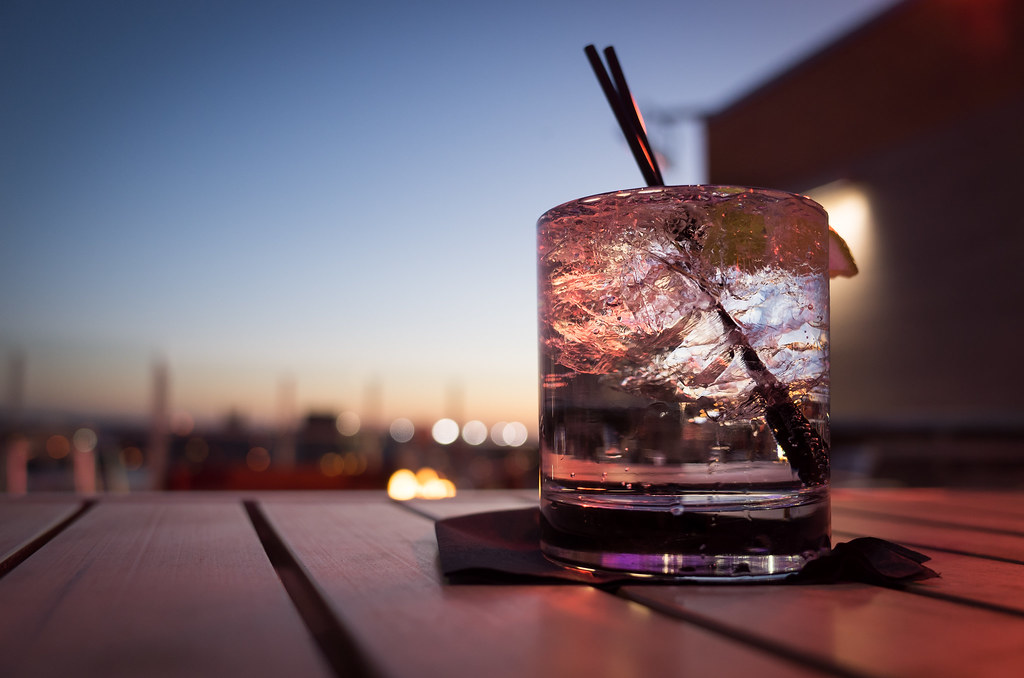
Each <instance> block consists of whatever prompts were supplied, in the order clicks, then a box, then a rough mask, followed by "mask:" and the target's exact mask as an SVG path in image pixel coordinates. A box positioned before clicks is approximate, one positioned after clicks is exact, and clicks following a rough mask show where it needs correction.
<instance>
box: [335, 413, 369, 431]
mask: <svg viewBox="0 0 1024 678" xmlns="http://www.w3.org/2000/svg"><path fill="white" fill-rule="evenodd" d="M361 424H362V421H361V420H360V418H359V415H358V414H356V413H355V412H352V411H351V410H348V411H345V412H342V413H341V414H339V415H338V418H337V420H336V421H335V426H336V427H337V429H338V433H340V434H341V435H343V436H354V435H355V434H357V433H359V427H360V426H361Z"/></svg>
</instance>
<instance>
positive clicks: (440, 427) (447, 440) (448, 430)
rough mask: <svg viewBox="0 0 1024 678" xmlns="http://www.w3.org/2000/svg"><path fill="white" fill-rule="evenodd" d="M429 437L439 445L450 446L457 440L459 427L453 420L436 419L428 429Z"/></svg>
mask: <svg viewBox="0 0 1024 678" xmlns="http://www.w3.org/2000/svg"><path fill="white" fill-rule="evenodd" d="M430 435H431V436H433V438H434V442H436V443H437V444H439V445H451V444H452V443H454V442H455V441H456V440H458V438H459V425H458V424H457V423H455V420H453V419H438V420H437V421H436V422H434V426H433V428H431V429H430Z"/></svg>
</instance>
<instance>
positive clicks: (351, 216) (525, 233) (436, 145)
mask: <svg viewBox="0 0 1024 678" xmlns="http://www.w3.org/2000/svg"><path fill="white" fill-rule="evenodd" d="M891 4H892V0H775V1H772V2H763V1H761V0H747V1H742V0H720V1H716V2H687V1H685V0H675V1H671V2H669V1H665V2H658V1H654V0H634V1H632V2H628V3H627V2H608V1H604V0H599V1H591V2H559V1H557V0H556V1H551V0H545V1H543V2H541V1H535V0H522V1H520V2H516V3H500V4H499V3H487V2H479V1H475V0H474V1H469V0H461V1H458V2H437V3H411V2H392V1H389V0H381V1H379V2H372V3H354V2H327V1H326V0H324V1H316V0H298V1H289V2H283V1H278V2H270V1H264V0H255V1H253V0H250V1H245V2H243V1H229V0H223V1H217V0H213V1H198V0H175V1H174V2H171V1H167V2H132V1H129V0H123V1H116V0H83V1H81V2H72V1H70V0H64V1H60V2H58V1H53V0H32V1H30V0H7V1H6V2H4V3H3V4H2V5H0V92H3V95H2V96H0V351H2V356H3V359H4V360H3V363H2V364H0V367H2V368H3V369H0V375H2V376H0V378H2V379H3V380H4V382H3V383H4V384H5V385H8V382H9V381H10V377H9V376H8V374H7V369H6V368H7V363H8V362H9V361H10V360H11V356H17V355H21V356H23V359H24V365H25V381H24V384H25V391H24V399H23V400H24V407H25V408H26V409H27V410H28V411H30V412H40V411H48V412H70V413H80V414H102V415H119V416H140V417H141V416H145V415H146V413H147V412H148V410H149V407H150V388H151V387H150V381H151V371H152V366H153V365H154V364H155V363H157V362H164V363H166V365H167V366H168V370H169V373H170V383H171V400H172V403H173V407H174V409H175V410H182V411H186V412H189V413H190V414H192V416H194V417H196V418H198V419H204V418H214V419H215V418H219V417H222V416H223V415H224V414H226V413H227V412H229V411H237V412H239V413H241V414H243V415H245V416H247V417H249V418H250V419H253V420H258V421H260V420H262V421H268V422H270V421H273V420H274V419H275V417H277V416H279V415H280V412H281V405H280V400H281V397H282V396H281V393H282V392H283V391H288V390H289V389H290V392H291V393H293V399H294V403H293V407H294V411H295V412H296V413H297V414H301V413H304V412H306V411H309V410H317V409H319V410H325V411H339V410H341V409H346V408H353V409H357V410H358V409H360V408H365V407H366V406H367V400H368V399H369V400H372V401H374V402H376V403H378V404H377V405H376V407H377V412H378V414H379V415H380V416H381V417H382V418H391V417H397V416H406V417H409V418H412V419H421V420H428V419H432V418H437V417H440V416H456V417H459V418H462V419H467V418H477V419H482V420H484V421H485V422H489V423H490V422H494V421H497V420H513V419H518V420H522V421H524V422H526V423H527V424H528V425H529V426H530V427H531V428H535V427H536V421H535V420H536V392H537V376H536V371H537V357H536V318H535V316H536V301H535V261H534V247H535V241H534V238H535V231H534V228H535V223H536V220H537V217H538V216H539V215H540V214H541V213H542V212H544V211H545V210H546V209H548V208H550V207H553V206H555V205H556V204H559V203H561V202H565V201H567V200H570V199H573V198H577V197H580V196H584V195H590V194H594V193H600V192H603V191H608V190H614V189H618V188H628V187H635V186H637V185H640V184H642V178H641V176H640V174H639V172H638V171H637V169H636V165H635V164H634V162H633V160H632V158H631V156H630V154H629V152H628V149H627V147H626V145H625V143H624V142H623V140H622V138H621V134H620V133H619V132H618V130H617V129H616V126H615V122H614V118H613V117H612V114H611V112H610V110H609V108H608V106H607V104H606V102H605V101H604V98H603V95H602V94H601V91H600V88H599V87H598V85H597V83H596V80H595V78H594V76H593V73H592V72H591V70H590V67H589V65H588V63H587V61H586V58H585V57H584V55H583V51H582V50H583V47H584V45H586V44H588V43H595V44H596V45H597V46H598V47H599V48H602V47H604V46H606V45H609V44H613V45H614V46H615V48H616V50H617V52H618V55H619V58H620V60H621V61H622V64H623V67H624V68H625V71H626V74H627V77H628V78H629V81H630V85H631V87H632V89H633V92H634V95H635V96H636V98H637V100H638V103H639V104H640V106H641V108H642V109H643V110H644V112H645V114H647V117H648V119H649V120H652V119H656V118H657V117H658V115H657V114H658V113H671V112H674V111H680V110H698V111H707V112H710V111H714V110H716V109H718V108H721V107H723V106H725V105H727V104H728V103H730V102H731V101H732V100H734V99H735V98H737V97H738V96H740V95H742V94H744V93H745V92H747V91H749V90H750V89H751V88H753V87H755V86H757V85H758V84H760V83H762V82H763V81H765V80H766V79H768V78H770V77H771V76H773V75H775V74H777V73H779V72H780V71H782V70H784V69H785V68H787V67H788V66H791V65H793V64H794V63H796V62H797V61H799V60H800V59H801V58H802V57H804V56H807V55H808V54H809V53H811V52H813V51H815V50H816V49H818V48H820V47H822V46H824V45H825V44H827V43H829V42H830V41H831V40H833V39H835V38H836V37H838V36H840V35H842V34H843V33H845V32H847V31H848V30H850V29H851V28H852V27H854V26H856V25H858V24H859V23H861V22H863V21H865V20H867V19H869V18H871V17H872V16H874V15H875V14H877V13H878V12H880V11H882V10H884V9H885V8H887V7H888V6H890V5H891ZM651 132H652V136H653V137H654V138H655V141H657V142H659V143H660V144H661V145H662V147H663V149H664V150H665V151H666V152H667V153H668V155H669V157H670V158H671V159H672V164H671V165H670V166H669V167H668V169H667V171H666V173H665V174H666V182H667V183H670V184H681V183H693V182H697V181H700V180H701V179H702V172H703V169H702V160H701V158H700V157H699V144H698V143H696V141H697V140H698V137H697V136H695V135H694V134H693V128H692V126H687V125H685V124H679V125H675V126H654V125H652V130H651ZM282 384H290V386H288V387H283V386H282ZM8 390H9V388H5V389H4V391H3V392H4V393H7V392H8ZM368 393H369V394H373V395H368ZM8 404H9V403H7V402H5V403H4V405H8ZM453 410H458V411H457V412H456V411H453Z"/></svg>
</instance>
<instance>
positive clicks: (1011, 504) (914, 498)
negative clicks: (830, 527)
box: [832, 488, 1024, 517]
mask: <svg viewBox="0 0 1024 678" xmlns="http://www.w3.org/2000/svg"><path fill="white" fill-rule="evenodd" d="M878 502H886V503H889V504H902V505H904V506H912V505H913V504H921V505H926V506H932V507H935V506H946V507H950V508H952V507H956V509H959V510H960V511H976V512H989V513H995V514H1006V515H1013V516H1017V517H1021V516H1024V492H1021V491H1011V490H961V489H949V488H869V489H866V488H839V489H833V491H832V503H833V505H834V506H843V505H853V506H858V507H860V508H865V509H869V508H872V506H873V505H875V504H877V503H878Z"/></svg>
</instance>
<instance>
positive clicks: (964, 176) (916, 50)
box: [707, 0, 1024, 482]
mask: <svg viewBox="0 0 1024 678" xmlns="http://www.w3.org/2000/svg"><path fill="white" fill-rule="evenodd" d="M1022 121H1024V3H1021V2H1017V1H1015V0H911V1H908V2H905V3H902V4H899V5H896V6H895V7H893V8H892V9H891V10H889V11H888V12H886V13H884V14H882V15H880V16H879V17H877V18H876V19H874V20H872V21H871V22H869V23H867V24H866V25H864V26H862V27H861V28H859V29H857V30H855V31H854V32H853V33H851V34H849V35H847V36H845V37H844V38H842V39H840V40H838V41H837V42H835V43H834V44H831V45H829V46H828V47H826V48H824V49H822V50H821V51H820V52H818V53H816V54H813V55H811V56H810V57H808V58H807V59H806V60H804V61H803V62H801V63H799V64H797V65H795V66H794V67H792V68H791V69H790V70H788V71H787V72H785V73H782V74H781V75H779V76H778V77H776V78H774V79H773V80H771V81H770V82H767V83H765V84H764V85H763V86H761V87H759V88H757V89H756V90H755V91H753V92H750V93H749V94H747V95H746V96H744V97H742V98H741V99H739V100H738V101H735V102H734V103H732V104H731V105H730V106H728V107H727V108H726V109H724V110H721V111H719V112H717V113H716V114H714V115H712V116H710V118H709V120H708V126H707V133H708V152H709V160H708V163H709V164H708V174H709V179H710V181H711V183H722V184H740V185H750V186H766V187H773V188H781V189H785V190H790V191H794V192H801V193H809V194H810V195H811V196H812V197H815V198H816V199H819V201H820V202H822V203H823V204H824V205H825V207H826V209H828V210H829V212H830V217H831V219H832V223H833V225H834V226H835V227H836V229H837V230H838V231H839V232H840V233H841V234H843V235H844V237H846V238H847V240H848V241H849V242H850V245H851V247H852V248H853V251H854V255H855V257H856V259H857V261H858V264H859V267H860V274H859V275H858V276H856V277H854V278H852V279H848V280H846V279H837V280H835V281H834V282H833V288H832V290H833V299H832V414H833V422H834V428H835V431H836V433H837V435H839V437H840V439H842V437H843V435H846V436H847V438H846V439H847V440H853V439H856V440H858V441H859V444H860V448H861V450H862V451H865V450H868V451H870V450H874V451H875V453H877V454H875V453H873V454H874V455H875V461H873V462H871V461H870V460H869V461H865V460H864V459H863V458H862V459H861V461H860V462H859V463H863V464H867V465H869V466H870V465H873V464H877V463H893V460H894V459H896V458H897V457H899V456H900V455H899V454H897V453H895V452H893V449H892V446H893V445H897V446H899V447H900V451H901V452H902V454H903V456H904V461H906V459H907V458H908V457H907V455H909V456H910V457H914V458H916V457H917V456H920V457H921V459H922V460H925V461H927V463H934V460H933V459H930V457H932V456H935V453H936V450H940V451H941V450H942V449H943V448H944V447H948V448H949V449H950V450H952V449H960V450H963V449H964V447H963V445H959V446H957V445H954V444H952V441H954V439H956V440H960V442H962V440H961V439H963V438H969V439H970V440H971V441H972V445H971V446H970V449H971V450H972V454H974V453H976V455H977V456H976V457H975V458H974V459H969V460H968V459H961V460H959V461H960V462H962V466H963V468H959V470H958V471H955V470H952V466H949V468H947V469H946V472H947V473H948V474H951V475H952V476H955V475H956V474H957V473H960V474H962V473H964V472H965V469H974V470H977V469H978V468H979V465H978V464H977V463H975V462H977V461H978V460H983V461H984V462H985V464H986V465H987V468H988V469H989V470H990V471H991V470H993V469H999V468H1006V469H1012V470H1013V472H1014V473H1018V475H1017V476H1016V480H1014V481H1013V482H1019V480H1020V479H1021V477H1022V476H1021V475H1019V474H1020V473H1021V463H1022V461H1024V439H1022V438H1021V436H1020V431H1021V427H1022V424H1024V361H1022V360H1020V359H1019V357H1018V353H1020V352H1021V351H1024V348H1022V347H1021V346H1020V344H1021V343H1022V342H1024V315H1022V313H1021V302H1020V300H1019V299H1020V292H1021V290H1024V275H1022V270H1024V266H1022V265H1021V263H1020V261H1019V258H1020V253H1021V252H1024V216H1022V210H1021V208H1019V207H1018V206H1017V204H1016V201H1017V200H1018V199H1019V198H1018V195H1019V193H1018V192H1019V191H1020V190H1021V188H1020V187H1021V186H1024V129H1022ZM840 222H843V223H840ZM844 229H846V231H845V232H844ZM872 432H876V433H878V434H879V435H878V436H874V435H873V434H872ZM883 433H885V434H886V435H888V437H889V441H890V442H889V443H888V448H887V449H885V450H880V449H879V448H878V440H880V439H882V438H884V437H885V436H883V435H882V434H883ZM893 433H898V434H899V435H896V436H893V435H892V434H893ZM896 439H901V440H903V443H902V445H901V446H900V444H899V443H896V442H893V441H894V440H896ZM837 442H841V440H840V441H837ZM869 456H870V455H869ZM939 456H941V455H939ZM950 464H952V462H950ZM926 465H927V464H926ZM911 467H913V468H914V470H912V471H906V473H910V474H915V473H916V474H925V473H926V472H925V471H924V470H922V469H923V467H922V466H921V465H917V466H916V467H914V464H911ZM968 472H969V471H968ZM992 475H996V474H992ZM1002 478H1003V480H1006V481H1007V482H1010V479H1008V478H1006V477H1005V475H1004V476H1003V477H1002ZM936 480H939V481H943V480H955V478H954V477H951V478H936Z"/></svg>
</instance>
